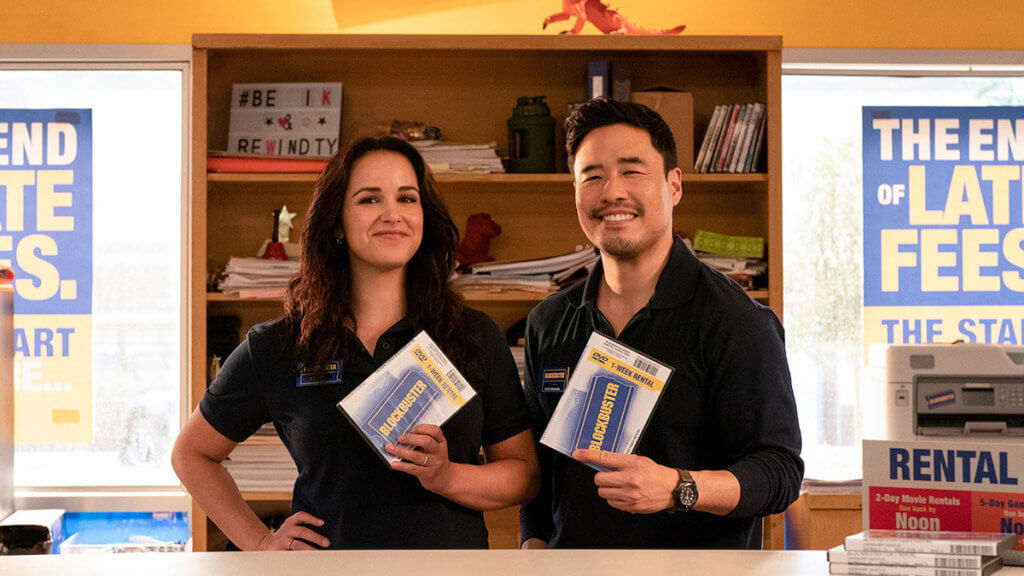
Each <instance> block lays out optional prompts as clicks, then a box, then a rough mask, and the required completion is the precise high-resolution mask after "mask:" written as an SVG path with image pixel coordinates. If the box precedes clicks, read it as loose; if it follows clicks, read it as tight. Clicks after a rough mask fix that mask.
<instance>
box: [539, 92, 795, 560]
mask: <svg viewBox="0 0 1024 576" xmlns="http://www.w3.org/2000/svg"><path fill="white" fill-rule="evenodd" d="M565 125H566V149H567V151H568V154H569V166H570V168H571V170H572V172H573V177H574V185H575V189H576V212H577V216H578V217H579V221H580V226H582V228H583V231H584V232H585V233H586V235H587V237H588V238H589V239H590V241H591V242H593V243H594V245H595V246H597V248H598V249H599V250H600V251H601V262H600V264H599V265H598V266H597V267H596V268H595V269H594V271H593V272H592V273H591V274H590V276H589V277H588V278H587V281H586V282H584V283H581V284H577V285H576V286H574V287H572V288H569V289H567V290H565V291H563V292H560V293H559V294H556V295H554V296H552V297H550V298H548V299H547V300H545V301H544V302H542V303H541V304H540V305H538V306H537V307H536V308H535V309H534V310H533V312H531V313H530V316H529V319H528V321H527V328H526V395H527V402H528V404H529V406H530V409H531V413H532V416H533V418H534V426H535V432H536V434H537V437H538V438H539V437H540V434H541V433H542V432H543V430H544V426H545V425H546V423H547V421H548V419H549V418H550V417H551V414H552V412H553V411H554V408H555V406H556V405H557V404H558V401H559V399H560V398H561V392H562V389H563V388H564V383H565V378H564V372H565V371H566V370H569V369H572V368H573V367H574V366H575V364H576V362H577V361H578V360H579V358H580V355H581V353H582V352H583V346H584V344H585V343H586V341H587V339H588V338H589V336H590V334H591V333H592V332H593V331H595V330H596V331H598V332H600V333H602V334H604V335H606V336H609V337H612V338H615V339H617V340H619V341H621V342H623V343H624V344H626V345H629V346H631V347H633V348H635V349H637V350H639V351H641V352H643V353H644V354H646V355H649V356H651V357H653V358H654V359H656V360H658V361H659V362H662V363H663V364H668V365H670V366H672V367H673V368H675V372H674V373H673V375H672V377H671V379H670V380H669V382H668V384H667V385H666V387H665V389H664V392H663V393H662V398H661V400H660V403H659V404H658V406H657V408H656V409H655V411H654V413H653V415H652V417H651V420H650V422H649V423H648V427H647V429H646V431H645V433H644V435H643V437H642V438H641V441H640V443H639V445H638V446H637V449H636V454H615V453H610V452H601V451H590V450H577V451H576V452H575V453H574V454H573V458H572V459H570V458H567V457H565V456H563V455H561V454H557V453H555V452H554V451H552V450H550V449H548V448H547V447H544V446H542V447H541V467H542V488H541V493H540V495H539V496H538V497H537V499H536V500H535V501H533V502H532V503H530V504H528V505H526V506H524V507H523V508H522V510H521V522H522V533H521V538H522V540H523V547H524V548H535V547H547V546H551V547H563V548H573V547H584V548H759V547H760V545H761V542H760V538H761V529H760V528H761V522H760V519H759V517H761V516H765V515H768V514H774V513H778V512H781V511H783V510H785V509H786V508H787V507H788V506H789V505H790V504H791V503H792V502H793V501H794V500H796V498H797V496H798V494H799V490H800V482H801V479H802V477H803V461H802V460H801V459H800V455H799V454H800V428H799V425H798V423H797V414H796V404H795V401H794V399H793V390H792V385H791V382H790V376H789V368H788V366H787V363H786V354H785V346H784V343H783V331H782V326H781V324H780V323H779V321H778V319H777V318H776V317H775V315H774V314H773V313H772V312H771V310H769V309H768V308H766V307H764V306H762V305H760V304H758V303H757V302H755V301H754V300H752V299H751V298H750V297H749V296H747V295H746V294H745V293H744V292H743V290H742V289H741V288H740V287H739V286H737V285H736V284H735V283H733V282H732V281H731V280H729V279H728V278H726V277H724V276H722V275H721V274H718V273H717V272H714V271H712V270H711V269H710V268H708V267H707V266H705V265H703V264H701V263H700V262H699V261H698V260H697V259H696V258H695V257H694V255H693V254H692V253H691V252H690V251H689V249H688V248H687V247H686V246H685V245H684V244H683V242H682V240H681V239H678V238H675V237H674V236H673V234H672V209H673V207H674V206H675V205H676V204H678V203H679V199H680V197H681V196H682V171H681V170H680V169H679V168H678V166H677V161H676V150H675V141H674V139H673V137H672V133H671V131H670V130H669V128H668V126H667V125H666V124H665V121H664V120H663V119H662V118H661V116H659V115H658V114H657V113H656V112H654V111H653V110H651V109H649V108H647V107H645V106H642V105H638V104H630V103H624V102H616V101H613V100H606V99H598V100H592V101H590V102H588V103H586V104H584V105H582V106H581V107H579V108H578V109H577V110H576V111H575V112H573V113H572V114H571V115H570V116H569V118H567V119H566V122H565ZM560 372H561V374H559V373H560ZM546 375H547V376H548V377H547V378H546V377H545V376H546ZM556 375H558V376H561V378H558V377H557V376H556ZM588 462H589V463H597V464H599V465H601V466H603V467H605V468H609V469H610V471H608V472H600V473H595V472H594V470H593V469H592V468H590V467H588V466H586V465H585V463H588Z"/></svg>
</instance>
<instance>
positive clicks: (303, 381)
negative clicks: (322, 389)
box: [295, 360, 341, 388]
mask: <svg viewBox="0 0 1024 576" xmlns="http://www.w3.org/2000/svg"><path fill="white" fill-rule="evenodd" d="M328 384H341V360H335V361H334V362H328V363H327V364H326V365H324V367H323V369H321V370H313V369H310V368H306V367H305V366H303V365H302V362H299V377H298V378H296V379H295V386H296V387H299V388H301V387H303V386H326V385H328Z"/></svg>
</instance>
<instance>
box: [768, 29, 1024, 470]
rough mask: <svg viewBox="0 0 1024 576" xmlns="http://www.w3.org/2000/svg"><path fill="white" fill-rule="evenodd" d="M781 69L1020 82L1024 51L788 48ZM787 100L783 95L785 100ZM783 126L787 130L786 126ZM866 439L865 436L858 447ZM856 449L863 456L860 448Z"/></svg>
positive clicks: (815, 73)
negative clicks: (1017, 78)
mask: <svg viewBox="0 0 1024 576" xmlns="http://www.w3.org/2000/svg"><path fill="white" fill-rule="evenodd" d="M781 68H782V74H783V75H792V76H832V77H834V76H874V77H884V76H889V77H916V78H927V77H992V78H998V77H1004V78H1016V77H1024V50H894V49H874V48H865V49H856V48H855V49H848V48H784V49H783V50H782V65H781ZM783 90H784V88H783ZM785 97H786V95H785V92H784V91H783V93H782V98H783V99H785ZM781 125H782V129H783V130H785V123H784V122H783V123H781ZM783 206H785V191H784V190H783ZM783 209H784V208H783ZM783 275H785V261H783ZM864 368H865V369H866V370H867V369H869V365H868V364H865V366H864ZM865 406H867V407H869V408H870V407H871V405H870V404H865V403H863V399H862V402H861V403H860V404H859V405H858V410H860V409H863V408H864V407H865ZM862 432H863V431H862ZM869 437H870V436H869ZM863 439H864V435H863V434H861V435H860V438H859V439H858V444H859V442H860V441H862V440H863ZM805 449H806V446H805ZM855 449H856V451H857V453H858V454H859V453H860V446H859V445H857V446H855ZM811 480H816V479H814V478H811Z"/></svg>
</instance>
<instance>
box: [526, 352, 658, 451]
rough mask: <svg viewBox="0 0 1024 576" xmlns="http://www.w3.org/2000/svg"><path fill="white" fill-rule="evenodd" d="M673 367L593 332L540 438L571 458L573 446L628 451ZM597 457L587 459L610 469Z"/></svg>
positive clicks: (634, 442)
mask: <svg viewBox="0 0 1024 576" xmlns="http://www.w3.org/2000/svg"><path fill="white" fill-rule="evenodd" d="M672 370H673V369H672V368H671V367H669V366H665V365H664V364H661V363H659V362H658V361H656V360H654V359H652V358H649V357H647V356H644V355H643V354H641V353H639V352H637V351H636V350H633V349H632V348H629V347H628V346H626V345H624V344H622V343H621V342H617V341H615V340H612V339H611V338H608V337H607V336H604V335H602V334H599V333H597V332H594V333H593V334H591V335H590V339H589V340H587V345H586V347H585V348H584V349H583V355H582V356H581V357H580V360H579V362H577V363H576V368H575V369H574V370H573V372H572V375H571V376H570V377H569V383H568V384H567V385H566V387H565V392H564V393H563V394H562V399H561V400H559V402H558V406H556V407H555V412H554V414H552V415H551V421H550V422H548V426H547V428H546V429H545V430H544V434H543V435H542V436H541V438H540V441H541V443H542V444H544V445H546V446H548V447H550V448H553V449H554V450H556V451H558V452H561V453H562V454H565V455H566V456H570V457H571V456H573V453H574V451H576V450H602V451H606V452H617V453H620V454H631V453H632V452H633V450H634V449H635V448H636V445H637V442H639V441H640V436H641V435H642V434H643V431H644V429H645V428H646V427H647V422H648V420H650V417H651V414H652V413H653V412H654V408H655V406H657V404H658V400H659V399H660V398H661V391H662V390H663V389H664V388H665V383H666V382H667V381H668V379H669V377H670V376H671V375H672ZM601 458H602V457H601V456H600V455H598V454H594V455H591V456H589V457H586V460H585V461H586V463H587V465H588V466H590V467H591V468H594V469H596V470H608V469H609V467H608V466H604V465H602V464H603V461H602V460H601ZM605 458H607V457H605ZM608 464H612V463H611V462H608Z"/></svg>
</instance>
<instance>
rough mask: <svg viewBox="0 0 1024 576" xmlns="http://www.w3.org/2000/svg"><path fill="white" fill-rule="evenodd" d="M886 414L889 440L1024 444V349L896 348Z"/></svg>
mask: <svg viewBox="0 0 1024 576" xmlns="http://www.w3.org/2000/svg"><path fill="white" fill-rule="evenodd" d="M885 412H886V414H885V416H886V418H885V422H886V438H887V439H888V440H895V441H905V440H915V439H921V440H924V439H927V440H934V441H946V440H951V441H955V440H958V439H959V440H968V441H972V442H977V441H978V440H981V439H998V438H1002V439H1004V440H1010V441H1021V442H1024V346H1000V345H995V344H914V345H894V346H890V347H889V349H888V352H887V354H886V390H885Z"/></svg>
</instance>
